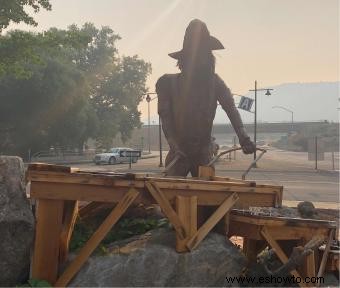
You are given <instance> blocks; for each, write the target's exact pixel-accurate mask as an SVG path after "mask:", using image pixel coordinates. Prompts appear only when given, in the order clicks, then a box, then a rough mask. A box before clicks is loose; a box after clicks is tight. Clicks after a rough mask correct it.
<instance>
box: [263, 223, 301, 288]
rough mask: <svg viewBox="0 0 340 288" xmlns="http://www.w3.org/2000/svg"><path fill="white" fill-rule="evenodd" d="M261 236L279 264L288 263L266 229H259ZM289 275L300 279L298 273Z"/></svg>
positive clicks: (294, 272)
mask: <svg viewBox="0 0 340 288" xmlns="http://www.w3.org/2000/svg"><path fill="white" fill-rule="evenodd" d="M261 235H262V236H263V238H264V239H265V240H266V241H267V243H268V244H269V245H270V247H272V248H273V249H274V251H275V253H276V255H277V257H279V259H280V260H281V262H282V263H283V264H286V263H287V261H288V257H287V256H286V254H285V253H284V252H283V250H282V249H281V247H280V245H279V244H278V243H277V242H276V240H275V239H274V238H273V237H272V236H271V235H270V232H269V230H268V229H267V228H266V227H263V228H262V229H261ZM290 274H292V275H293V276H294V277H300V278H301V279H302V277H301V276H300V274H299V272H298V271H296V270H293V271H291V272H290ZM302 284H303V283H299V286H300V287H302Z"/></svg>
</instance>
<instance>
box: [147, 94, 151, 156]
mask: <svg viewBox="0 0 340 288" xmlns="http://www.w3.org/2000/svg"><path fill="white" fill-rule="evenodd" d="M150 101H151V97H150V95H149V94H147V96H146V102H148V146H149V154H150V153H151V139H150V138H151V135H150V128H151V127H150Z"/></svg>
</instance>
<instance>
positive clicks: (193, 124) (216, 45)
mask: <svg viewBox="0 0 340 288" xmlns="http://www.w3.org/2000/svg"><path fill="white" fill-rule="evenodd" d="M218 49H224V47H223V45H222V44H221V42H220V41H219V40H218V39H216V38H215V37H213V36H211V35H210V33H209V31H208V28H207V26H206V24H205V23H204V22H202V21H200V20H198V19H195V20H192V21H191V22H190V23H189V26H188V27H187V29H186V31H185V36H184V41H183V48H182V50H180V51H178V52H174V53H170V54H169V56H170V57H172V58H174V59H176V60H177V61H178V67H179V69H180V70H181V73H178V74H165V75H163V76H162V77H160V78H159V79H158V81H157V84H156V91H157V94H158V113H159V115H160V117H161V120H162V124H163V131H164V134H165V136H166V138H167V141H168V143H169V146H170V151H169V153H168V155H167V158H166V160H165V165H166V166H168V165H169V163H172V164H173V160H174V159H176V158H177V159H178V161H177V162H176V163H175V164H174V165H171V168H170V169H168V170H167V174H168V175H170V176H186V175H187V174H188V173H189V172H191V175H192V176H197V174H198V167H199V166H204V165H206V164H208V163H209V161H210V160H211V157H212V153H211V149H210V147H211V131H212V125H213V120H214V117H215V113H216V108H217V102H219V103H220V104H221V106H222V108H223V109H224V111H225V112H226V113H227V115H228V117H229V119H230V121H231V124H232V126H233V128H234V130H235V132H236V134H237V136H238V138H239V142H240V145H241V146H242V149H243V152H244V153H246V154H251V153H253V152H254V149H255V145H254V144H253V143H252V142H251V141H250V138H249V136H248V135H247V133H246V131H245V129H244V126H243V123H242V120H241V117H240V114H239V112H238V110H237V108H236V107H235V103H234V99H233V96H232V94H231V92H230V90H229V88H228V87H227V86H226V85H225V84H224V82H223V80H222V79H221V78H220V77H219V76H218V75H217V74H216V73H215V58H214V56H213V54H212V50H218ZM179 156H180V157H179Z"/></svg>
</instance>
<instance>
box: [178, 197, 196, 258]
mask: <svg viewBox="0 0 340 288" xmlns="http://www.w3.org/2000/svg"><path fill="white" fill-rule="evenodd" d="M176 211H177V214H178V218H179V219H180V221H181V222H182V223H183V226H184V229H185V232H186V237H185V239H180V238H179V237H176V251H177V252H187V251H188V248H187V247H186V243H187V242H188V240H189V239H190V238H191V237H192V236H193V235H194V234H195V233H196V231H197V197H195V196H192V197H184V196H177V197H176Z"/></svg>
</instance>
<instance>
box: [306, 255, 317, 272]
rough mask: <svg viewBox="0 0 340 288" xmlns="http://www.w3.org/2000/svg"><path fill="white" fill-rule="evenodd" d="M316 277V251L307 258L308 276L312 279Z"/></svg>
mask: <svg viewBox="0 0 340 288" xmlns="http://www.w3.org/2000/svg"><path fill="white" fill-rule="evenodd" d="M315 275H316V273H315V254H314V251H312V252H311V253H310V254H309V255H307V256H306V276H307V277H309V278H311V277H315Z"/></svg>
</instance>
